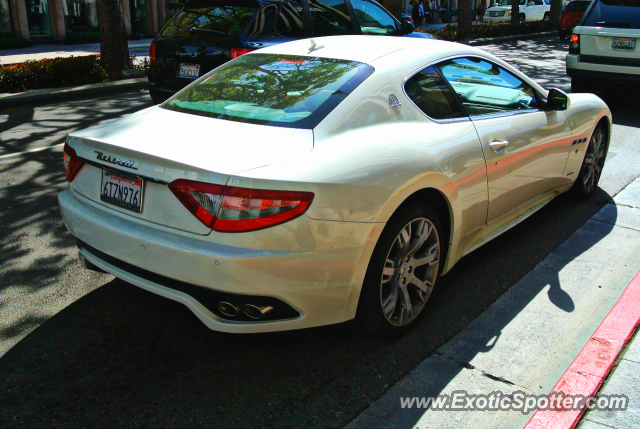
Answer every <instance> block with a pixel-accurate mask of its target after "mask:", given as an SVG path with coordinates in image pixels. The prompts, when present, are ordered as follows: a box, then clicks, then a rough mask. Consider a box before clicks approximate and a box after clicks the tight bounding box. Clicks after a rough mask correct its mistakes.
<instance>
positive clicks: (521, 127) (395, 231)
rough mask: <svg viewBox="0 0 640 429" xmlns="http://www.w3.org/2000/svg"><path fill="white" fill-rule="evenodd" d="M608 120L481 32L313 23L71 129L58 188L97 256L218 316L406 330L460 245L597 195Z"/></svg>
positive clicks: (218, 320)
mask: <svg viewBox="0 0 640 429" xmlns="http://www.w3.org/2000/svg"><path fill="white" fill-rule="evenodd" d="M610 135H611V114H610V112H609V109H608V108H607V106H606V105H605V103H604V102H603V101H602V100H600V99H599V98H598V97H596V96H595V95H592V94H577V95H571V96H567V95H566V94H564V93H562V91H560V90H557V89H552V90H550V91H547V90H545V89H544V88H542V87H541V86H540V85H538V84H537V83H535V82H533V81H531V80H530V79H529V78H528V77H526V76H525V75H524V74H522V73H521V72H519V71H518V70H516V69H515V68H513V67H512V66H510V65H509V64H507V63H505V62H504V61H502V60H500V59H498V58H496V57H494V56H492V55H491V54H489V53H487V52H485V51H482V50H479V49H476V48H473V47H469V46H466V45H462V44H457V43H450V42H444V41H438V40H424V39H410V38H391V37H373V36H336V37H327V38H318V39H313V40H300V41H295V42H290V43H286V44H281V45H277V46H273V47H269V48H265V49H262V50H259V51H255V52H252V53H249V54H247V55H243V56H242V57H239V58H237V59H235V60H233V61H230V62H228V63H226V64H224V65H223V66H221V67H219V68H217V69H215V70H213V71H211V72H209V73H207V74H206V75H205V76H203V77H201V78H199V79H198V80H197V81H195V82H194V83H193V84H191V85H189V86H188V87H186V88H185V89H183V90H182V91H180V92H179V93H177V94H176V95H174V96H173V97H172V98H171V99H169V100H168V101H166V102H165V103H163V104H162V105H160V106H155V107H151V108H149V109H145V110H143V111H140V112H138V113H135V114H132V115H130V116H127V117H124V118H122V119H120V120H117V121H115V122H111V123H108V124H104V125H100V126H96V127H92V128H89V129H86V130H83V131H76V132H73V133H71V134H69V136H68V138H67V142H66V145H65V149H64V158H65V168H66V177H67V180H68V182H69V188H68V189H67V190H65V191H63V192H62V193H60V195H59V202H60V208H61V212H62V217H63V219H64V222H65V224H66V225H67V227H68V229H69V231H70V232H71V234H73V236H74V237H75V238H76V240H77V243H78V245H79V247H80V254H79V256H80V258H81V260H82V261H83V262H84V264H85V266H86V267H88V268H94V269H95V268H98V269H101V270H104V271H106V272H109V273H111V274H113V275H115V276H117V277H119V278H121V279H123V280H125V281H127V282H129V283H131V284H134V285H136V286H139V287H141V288H144V289H146V290H148V291H151V292H153V293H156V294H159V295H162V296H164V297H167V298H170V299H173V300H176V301H178V302H181V303H183V304H184V305H186V306H187V307H189V308H190V309H191V310H192V311H193V312H194V313H195V314H196V316H197V317H199V318H200V319H201V320H202V321H203V322H204V323H205V324H206V325H207V326H208V327H209V328H211V329H214V330H218V331H225V332H235V333H247V332H265V331H278V330H287V329H298V328H307V327H311V326H319V325H327V324H334V323H339V322H343V321H347V320H350V319H353V318H354V317H356V315H357V314H358V316H359V317H361V318H362V320H363V321H364V322H366V324H367V325H368V326H370V327H372V328H373V329H377V330H383V331H384V330H386V331H390V332H397V331H398V330H403V329H407V328H408V327H410V326H411V325H412V324H413V323H414V322H415V321H416V320H417V318H418V316H420V315H421V314H422V313H424V309H425V303H426V302H427V300H428V298H429V295H430V294H431V291H432V289H433V287H434V285H436V283H437V279H438V276H439V275H443V274H446V273H447V272H448V271H449V270H451V269H452V268H453V266H454V265H455V263H456V262H457V261H458V260H460V258H462V257H463V256H464V255H466V254H468V253H469V252H471V251H473V250H474V249H476V248H478V247H479V246H481V245H482V244H484V243H486V242H487V241H489V240H491V239H492V238H494V237H496V236H497V235H499V234H500V233H502V232H504V231H506V230H508V229H509V228H511V227H512V226H514V225H515V224H517V223H519V222H521V221H522V220H523V219H525V218H527V217H528V216H529V215H531V214H532V213H534V212H535V211H536V210H538V209H540V208H541V207H542V206H543V205H545V204H546V203H547V202H549V201H550V200H551V199H552V198H553V197H555V196H556V195H558V194H560V193H561V192H564V191H567V190H569V189H572V188H573V190H574V192H575V193H576V194H577V195H580V196H582V197H587V196H589V195H591V193H593V192H594V190H595V189H596V186H597V183H598V179H599V177H600V172H601V170H602V167H603V165H604V160H605V156H606V153H607V147H608V143H609V136H610ZM513 250H514V251H517V249H513ZM460 299H465V298H464V297H460Z"/></svg>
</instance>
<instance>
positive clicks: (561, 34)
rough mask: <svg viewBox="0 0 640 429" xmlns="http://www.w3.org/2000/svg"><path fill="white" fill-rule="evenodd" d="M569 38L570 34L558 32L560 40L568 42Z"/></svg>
mask: <svg viewBox="0 0 640 429" xmlns="http://www.w3.org/2000/svg"><path fill="white" fill-rule="evenodd" d="M567 36H568V34H567V33H566V32H565V31H561V30H558V37H559V38H560V40H566V39H567Z"/></svg>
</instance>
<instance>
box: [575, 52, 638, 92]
mask: <svg viewBox="0 0 640 429" xmlns="http://www.w3.org/2000/svg"><path fill="white" fill-rule="evenodd" d="M566 67H567V75H569V76H571V77H572V78H580V79H582V80H585V81H592V82H597V83H598V84H600V85H616V84H625V85H626V84H629V85H634V86H636V85H640V67H628V66H617V65H612V64H597V63H590V62H584V61H580V55H576V54H568V55H567V57H566Z"/></svg>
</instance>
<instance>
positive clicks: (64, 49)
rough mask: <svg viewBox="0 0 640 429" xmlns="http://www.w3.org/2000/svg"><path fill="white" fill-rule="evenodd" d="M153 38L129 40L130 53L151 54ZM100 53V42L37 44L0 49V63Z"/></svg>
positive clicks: (137, 54) (138, 54) (136, 54)
mask: <svg viewBox="0 0 640 429" xmlns="http://www.w3.org/2000/svg"><path fill="white" fill-rule="evenodd" d="M152 40H153V39H151V38H149V39H141V40H130V41H129V54H131V55H135V56H147V55H149V46H150V45H151V41H152ZM99 53H100V43H86V44H83V45H36V46H32V47H30V48H21V49H7V50H3V51H0V64H1V65H7V64H18V63H23V62H25V61H27V60H41V59H43V58H59V57H70V56H74V57H81V56H85V55H95V54H99Z"/></svg>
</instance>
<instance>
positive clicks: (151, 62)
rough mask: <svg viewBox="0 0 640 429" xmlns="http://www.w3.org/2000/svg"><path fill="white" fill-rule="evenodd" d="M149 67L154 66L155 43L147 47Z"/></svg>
mask: <svg viewBox="0 0 640 429" xmlns="http://www.w3.org/2000/svg"><path fill="white" fill-rule="evenodd" d="M149 65H150V66H155V65H156V42H151V46H149Z"/></svg>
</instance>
